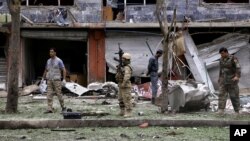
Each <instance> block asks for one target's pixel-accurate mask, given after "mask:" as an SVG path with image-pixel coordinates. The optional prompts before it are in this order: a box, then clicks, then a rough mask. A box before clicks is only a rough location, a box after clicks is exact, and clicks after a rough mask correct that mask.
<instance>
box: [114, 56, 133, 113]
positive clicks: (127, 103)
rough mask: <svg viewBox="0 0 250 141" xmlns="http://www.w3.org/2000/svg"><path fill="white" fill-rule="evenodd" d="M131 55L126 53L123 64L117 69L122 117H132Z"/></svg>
mask: <svg viewBox="0 0 250 141" xmlns="http://www.w3.org/2000/svg"><path fill="white" fill-rule="evenodd" d="M130 60H131V55H130V54H129V53H124V54H123V55H122V64H120V65H119V67H118V68H117V73H116V76H115V77H116V80H117V82H118V86H119V95H118V101H119V106H120V110H121V111H120V114H119V115H120V116H124V117H131V116H132V103H131V98H132V97H131V81H130V78H131V75H132V71H133V70H132V68H131V66H130Z"/></svg>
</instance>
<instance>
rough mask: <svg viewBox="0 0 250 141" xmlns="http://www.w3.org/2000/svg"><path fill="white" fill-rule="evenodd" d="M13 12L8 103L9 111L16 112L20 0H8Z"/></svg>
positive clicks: (11, 12) (9, 54) (7, 108)
mask: <svg viewBox="0 0 250 141" xmlns="http://www.w3.org/2000/svg"><path fill="white" fill-rule="evenodd" d="M7 3H8V7H9V11H10V14H11V20H12V21H11V37H10V41H9V42H10V43H9V50H8V51H9V53H8V62H9V64H8V80H7V83H8V88H7V90H8V96H7V103H6V108H5V110H6V112H7V113H16V112H17V107H18V72H19V68H18V67H19V46H20V1H19V0H7Z"/></svg>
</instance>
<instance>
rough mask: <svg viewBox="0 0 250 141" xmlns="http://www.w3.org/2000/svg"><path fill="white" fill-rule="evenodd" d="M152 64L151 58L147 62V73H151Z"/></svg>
mask: <svg viewBox="0 0 250 141" xmlns="http://www.w3.org/2000/svg"><path fill="white" fill-rule="evenodd" d="M152 64H153V58H150V59H149V61H148V72H151V71H152V70H151V69H152Z"/></svg>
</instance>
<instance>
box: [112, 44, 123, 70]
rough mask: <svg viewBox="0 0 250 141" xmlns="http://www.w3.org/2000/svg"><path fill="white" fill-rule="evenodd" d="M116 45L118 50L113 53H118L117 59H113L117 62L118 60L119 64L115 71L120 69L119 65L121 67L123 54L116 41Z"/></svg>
mask: <svg viewBox="0 0 250 141" xmlns="http://www.w3.org/2000/svg"><path fill="white" fill-rule="evenodd" d="M118 45H119V51H118V52H117V53H115V54H118V55H119V59H117V58H116V57H115V58H114V60H115V61H117V62H119V65H118V66H117V69H118V70H117V71H119V70H121V67H122V65H123V64H122V55H123V53H124V52H123V50H122V49H121V47H120V43H118Z"/></svg>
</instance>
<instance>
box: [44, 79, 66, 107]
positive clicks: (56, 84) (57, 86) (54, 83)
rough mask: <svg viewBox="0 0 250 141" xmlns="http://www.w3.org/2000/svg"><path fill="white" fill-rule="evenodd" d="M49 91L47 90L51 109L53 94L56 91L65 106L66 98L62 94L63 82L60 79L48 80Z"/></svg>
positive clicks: (61, 103) (62, 105)
mask: <svg viewBox="0 0 250 141" xmlns="http://www.w3.org/2000/svg"><path fill="white" fill-rule="evenodd" d="M47 85H48V92H47V101H48V109H47V110H49V111H52V110H53V94H54V92H55V93H56V95H57V97H58V100H59V102H60V105H61V107H62V108H64V100H63V95H62V82H61V81H60V80H48V83H47Z"/></svg>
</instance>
